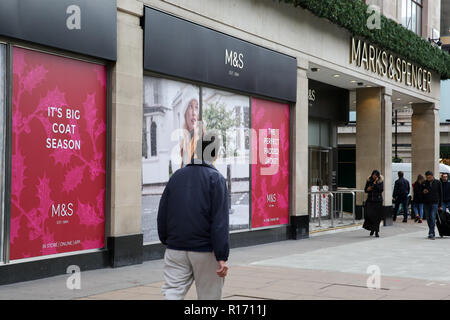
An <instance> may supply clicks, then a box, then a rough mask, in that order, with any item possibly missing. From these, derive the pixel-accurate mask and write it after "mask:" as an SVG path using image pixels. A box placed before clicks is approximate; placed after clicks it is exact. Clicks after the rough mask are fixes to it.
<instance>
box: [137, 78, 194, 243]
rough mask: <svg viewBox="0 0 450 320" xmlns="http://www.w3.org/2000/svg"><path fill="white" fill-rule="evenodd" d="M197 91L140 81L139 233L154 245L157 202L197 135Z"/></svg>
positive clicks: (187, 86) (163, 82) (180, 85)
mask: <svg viewBox="0 0 450 320" xmlns="http://www.w3.org/2000/svg"><path fill="white" fill-rule="evenodd" d="M199 101H200V91H199V88H198V87H196V86H193V85H191V84H187V83H183V82H178V81H172V80H166V79H161V78H154V77H144V112H143V126H142V232H143V234H144V243H146V242H153V241H158V232H157V228H156V218H157V214H158V206H159V200H160V198H161V195H162V192H163V191H164V187H165V185H166V183H167V182H168V181H169V178H170V176H171V175H172V174H173V173H174V172H175V171H176V170H178V169H179V168H181V167H183V166H185V165H186V164H188V163H189V162H190V159H191V157H192V153H193V152H194V142H195V140H196V139H198V136H199V132H197V131H198V126H197V121H198V120H199V116H200V102H199Z"/></svg>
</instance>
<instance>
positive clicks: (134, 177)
mask: <svg viewBox="0 0 450 320" xmlns="http://www.w3.org/2000/svg"><path fill="white" fill-rule="evenodd" d="M142 15H143V4H142V3H140V2H138V1H135V0H119V1H118V4H117V62H116V64H115V66H114V67H113V68H112V73H111V81H112V86H111V87H112V93H111V96H112V97H111V102H112V104H111V128H112V131H111V180H110V185H111V201H110V206H111V210H110V211H111V216H110V221H109V230H108V231H109V237H108V249H109V250H110V259H111V266H113V267H119V266H124V265H130V264H136V263H142V260H143V259H142V257H143V256H142V248H143V236H142V227H141V219H142V211H141V184H142V181H141V180H142V179H141V168H142V165H141V154H142V149H141V148H142V145H141V140H142V113H143V108H142V100H143V30H142V28H141V26H140V17H141V16H142Z"/></svg>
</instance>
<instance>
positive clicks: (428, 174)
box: [425, 170, 433, 176]
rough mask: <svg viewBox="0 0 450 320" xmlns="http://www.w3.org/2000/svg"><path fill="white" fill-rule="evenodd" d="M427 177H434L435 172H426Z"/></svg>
mask: <svg viewBox="0 0 450 320" xmlns="http://www.w3.org/2000/svg"><path fill="white" fill-rule="evenodd" d="M425 175H426V176H432V175H433V171H430V170H428V171H427V172H425Z"/></svg>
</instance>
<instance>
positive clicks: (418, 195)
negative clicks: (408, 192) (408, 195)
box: [412, 174, 425, 223]
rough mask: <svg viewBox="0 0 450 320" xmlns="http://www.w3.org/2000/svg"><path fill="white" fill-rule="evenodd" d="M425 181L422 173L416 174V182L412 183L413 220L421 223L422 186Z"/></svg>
mask: <svg viewBox="0 0 450 320" xmlns="http://www.w3.org/2000/svg"><path fill="white" fill-rule="evenodd" d="M424 181H425V178H424V177H423V175H421V174H419V175H418V176H417V180H416V182H414V183H413V203H412V206H413V211H414V214H415V218H414V222H418V223H422V219H423V187H422V183H423V182H424Z"/></svg>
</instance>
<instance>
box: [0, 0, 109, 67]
mask: <svg viewBox="0 0 450 320" xmlns="http://www.w3.org/2000/svg"><path fill="white" fill-rule="evenodd" d="M0 35H3V36H7V37H12V38H16V39H20V40H25V41H30V42H35V43H39V44H43V45H48V46H51V47H55V48H58V49H63V50H69V51H73V52H77V53H81V54H86V55H90V56H94V57H98V58H102V59H107V60H112V61H115V60H117V1H116V0H95V1H93V0H39V1H36V0H1V1H0Z"/></svg>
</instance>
